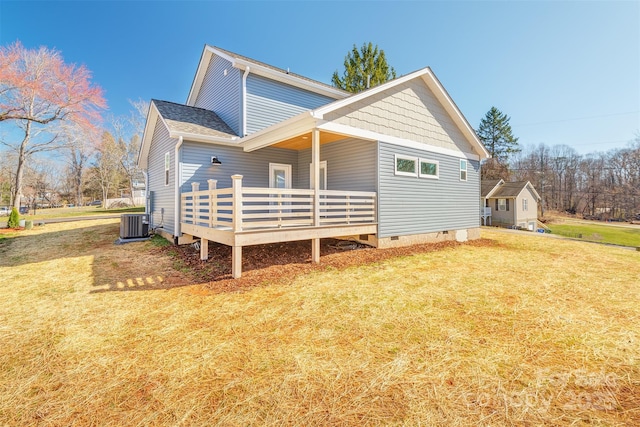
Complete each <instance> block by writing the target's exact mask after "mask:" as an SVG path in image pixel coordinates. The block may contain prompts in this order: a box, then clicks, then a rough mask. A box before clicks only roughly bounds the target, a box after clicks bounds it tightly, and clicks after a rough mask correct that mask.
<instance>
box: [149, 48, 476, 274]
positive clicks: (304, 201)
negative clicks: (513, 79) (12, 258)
mask: <svg viewBox="0 0 640 427" xmlns="http://www.w3.org/2000/svg"><path fill="white" fill-rule="evenodd" d="M487 157H488V153H487V151H486V149H485V148H484V147H483V146H482V144H481V142H480V141H479V139H478V137H477V136H476V134H475V132H474V130H473V128H472V127H471V126H470V125H469V123H468V122H467V120H466V119H465V118H464V116H463V115H462V113H461V112H460V111H459V110H458V108H457V107H456V105H455V104H454V102H453V100H452V99H451V98H450V97H449V95H448V94H447V92H446V91H445V89H444V88H443V87H442V85H441V84H440V82H439V81H438V79H437V78H436V77H435V75H434V74H433V72H432V71H431V69H429V68H424V69H422V70H419V71H416V72H414V73H411V74H408V75H405V76H402V77H399V78H397V79H395V80H393V81H390V82H387V83H385V84H382V85H379V86H376V87H374V88H371V89H368V90H366V91H364V92H361V93H358V94H350V93H347V92H344V91H342V90H340V89H336V88H334V87H332V86H329V85H326V84H324V83H320V82H317V81H314V80H310V79H308V78H305V77H303V76H299V75H296V74H293V73H290V72H289V71H288V70H282V69H279V68H275V67H272V66H270V65H267V64H264V63H261V62H258V61H255V60H253V59H250V58H247V57H244V56H241V55H237V54H234V53H232V52H229V51H226V50H223V49H220V48H217V47H211V46H205V48H204V51H203V53H202V57H201V59H200V63H199V65H198V69H197V71H196V75H195V78H194V81H193V84H192V87H191V90H190V93H189V95H188V97H187V101H186V104H185V105H182V104H176V103H172V102H167V101H158V100H152V101H151V105H150V109H149V113H148V117H147V123H146V127H145V132H144V136H143V139H142V144H141V149H140V156H139V160H138V164H139V166H140V168H141V169H142V170H144V171H145V173H146V175H147V186H146V188H147V190H148V201H147V210H146V211H147V213H148V214H149V216H150V218H149V219H150V226H151V228H153V229H155V230H156V231H157V232H159V233H161V234H163V235H164V236H165V237H167V238H171V239H173V240H174V242H175V243H178V244H180V243H188V242H190V241H193V239H197V238H199V239H200V241H201V258H202V259H206V257H207V247H208V241H209V240H211V241H215V242H219V243H223V244H226V245H229V246H232V248H233V251H232V253H233V260H232V264H233V268H232V271H233V277H239V276H240V274H241V259H242V247H243V246H246V245H253V244H262V243H270V242H279V241H293V240H309V239H310V240H312V261H313V262H318V260H319V256H320V254H319V248H320V246H319V242H320V240H319V239H320V238H327V237H342V236H351V237H353V238H356V239H358V240H360V241H363V242H365V243H367V244H369V245H372V246H376V247H390V246H401V245H409V244H414V243H420V242H433V241H441V240H449V239H456V240H459V241H465V240H467V239H473V238H478V237H479V226H480V224H479V215H478V214H479V209H478V208H479V207H478V202H477V200H478V197H479V194H480V161H481V160H482V159H485V158H487Z"/></svg>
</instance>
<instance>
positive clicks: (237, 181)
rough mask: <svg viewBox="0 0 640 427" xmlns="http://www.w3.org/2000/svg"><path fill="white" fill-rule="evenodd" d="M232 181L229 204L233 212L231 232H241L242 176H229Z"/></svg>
mask: <svg viewBox="0 0 640 427" xmlns="http://www.w3.org/2000/svg"><path fill="white" fill-rule="evenodd" d="M231 180H232V181H233V185H232V189H233V202H232V204H231V208H232V212H233V214H232V215H233V224H232V226H231V227H232V229H233V232H234V233H235V232H237V231H242V175H231Z"/></svg>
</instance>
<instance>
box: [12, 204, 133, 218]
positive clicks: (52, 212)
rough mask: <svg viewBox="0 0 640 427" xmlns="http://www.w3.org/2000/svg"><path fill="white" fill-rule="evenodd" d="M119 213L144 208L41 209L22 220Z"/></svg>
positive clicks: (86, 207)
mask: <svg viewBox="0 0 640 427" xmlns="http://www.w3.org/2000/svg"><path fill="white" fill-rule="evenodd" d="M31 212H33V211H31ZM119 213H144V206H138V207H133V208H116V209H103V208H101V207H99V206H83V207H78V208H53V209H39V210H37V211H36V213H35V215H23V216H21V217H20V218H21V219H25V218H27V219H32V220H40V219H51V218H73V217H84V216H93V215H108V214H119Z"/></svg>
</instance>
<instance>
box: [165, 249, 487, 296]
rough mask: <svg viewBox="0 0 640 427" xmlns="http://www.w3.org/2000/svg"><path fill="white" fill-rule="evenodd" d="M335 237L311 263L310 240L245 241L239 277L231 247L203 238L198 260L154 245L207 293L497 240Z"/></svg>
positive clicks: (186, 251)
mask: <svg viewBox="0 0 640 427" xmlns="http://www.w3.org/2000/svg"><path fill="white" fill-rule="evenodd" d="M351 243H352V242H345V241H340V240H336V239H322V240H321V241H320V264H312V263H311V242H310V241H308V240H306V241H299V242H284V243H271V244H267V245H255V246H245V247H244V248H243V249H242V252H243V254H242V255H243V256H242V277H241V278H239V279H233V278H232V277H231V248H230V247H229V246H225V245H222V244H219V243H214V242H209V259H208V260H206V261H201V260H200V251H199V250H198V249H196V248H195V247H193V246H192V245H183V246H167V247H161V248H158V251H160V252H162V253H165V254H167V255H170V256H172V257H173V258H174V260H175V265H174V267H175V268H176V269H178V270H180V271H181V272H183V273H186V274H189V275H191V276H192V277H193V278H194V280H197V281H200V282H204V285H205V286H204V288H205V289H206V290H207V291H210V292H212V293H218V292H238V291H243V290H247V289H250V288H252V287H255V286H259V285H262V284H268V283H273V282H276V281H277V282H278V283H280V284H283V283H284V284H286V283H290V282H291V281H293V280H294V279H295V278H296V277H297V276H299V275H301V274H306V273H309V272H312V271H323V270H328V269H337V270H343V269H346V268H349V267H352V266H357V265H364V264H371V263H375V262H380V261H384V260H386V259H389V258H393V257H399V256H409V255H414V254H419V253H426V252H435V251H440V250H444V249H448V248H454V247H457V246H460V245H470V246H474V247H486V246H495V245H496V244H497V242H495V241H494V240H489V239H478V240H473V241H469V242H466V243H458V242H455V241H451V242H441V243H430V244H421V245H413V246H407V247H401V248H388V249H375V248H371V247H368V246H365V245H360V244H351Z"/></svg>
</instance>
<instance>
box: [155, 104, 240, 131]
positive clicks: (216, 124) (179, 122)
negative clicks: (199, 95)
mask: <svg viewBox="0 0 640 427" xmlns="http://www.w3.org/2000/svg"><path fill="white" fill-rule="evenodd" d="M151 102H153V103H154V104H155V106H156V108H157V109H158V112H159V113H160V116H162V120H163V121H164V122H165V124H166V125H167V128H168V130H169V133H180V134H181V133H185V134H199V135H205V136H214V137H220V138H231V137H234V136H237V135H236V133H235V132H234V131H233V130H232V129H231V128H230V127H229V125H227V124H226V123H225V122H224V120H222V119H221V118H220V117H218V115H217V114H216V113H214V112H213V111H210V110H205V109H204V108H197V107H190V106H188V105H182V104H176V103H174V102H169V101H159V100H157V99H153V100H151Z"/></svg>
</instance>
